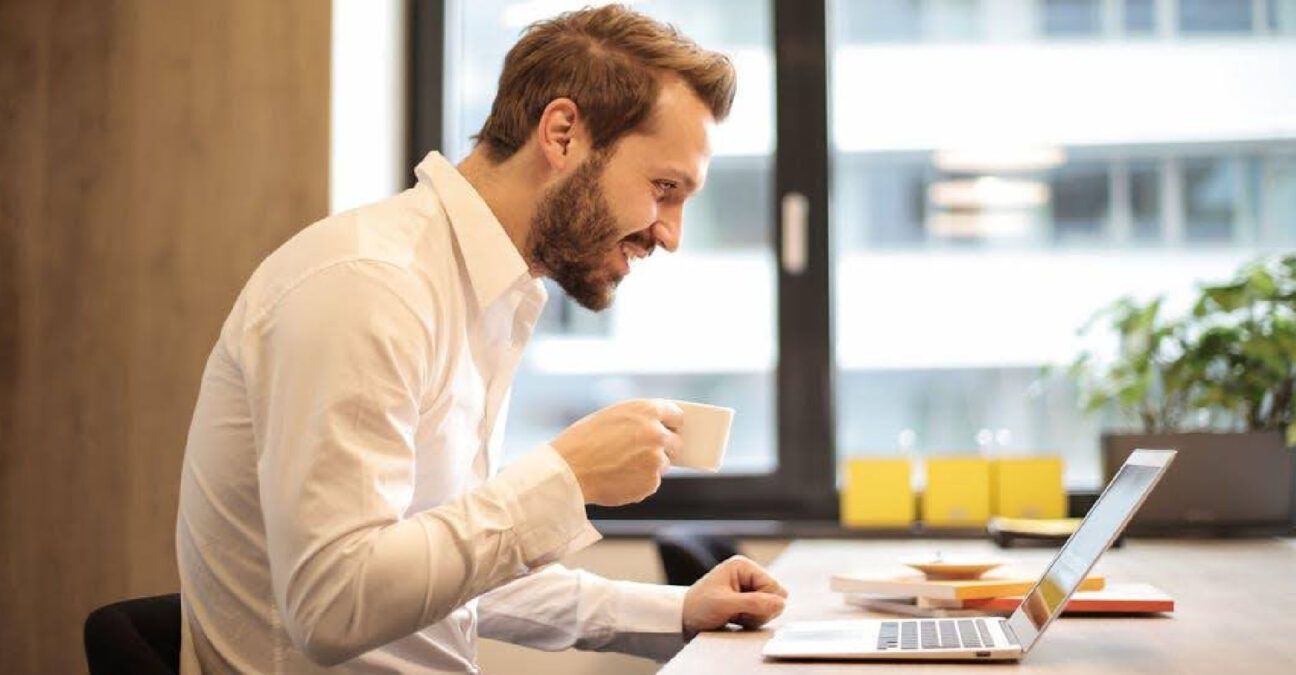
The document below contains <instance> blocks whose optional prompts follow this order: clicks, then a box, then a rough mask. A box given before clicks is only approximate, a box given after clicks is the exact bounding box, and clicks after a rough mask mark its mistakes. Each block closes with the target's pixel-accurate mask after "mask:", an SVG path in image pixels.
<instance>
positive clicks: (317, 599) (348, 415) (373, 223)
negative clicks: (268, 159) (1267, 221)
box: [176, 153, 684, 673]
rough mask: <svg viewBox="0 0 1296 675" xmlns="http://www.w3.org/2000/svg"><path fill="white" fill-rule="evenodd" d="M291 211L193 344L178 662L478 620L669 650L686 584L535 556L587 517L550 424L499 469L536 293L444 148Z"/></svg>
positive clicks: (304, 663)
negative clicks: (541, 439)
mask: <svg viewBox="0 0 1296 675" xmlns="http://www.w3.org/2000/svg"><path fill="white" fill-rule="evenodd" d="M416 174H417V176H418V184H417V185H416V186H415V187H413V188H411V189H409V190H407V191H405V192H403V193H401V194H399V195H397V196H395V197H392V198H391V199H388V200H386V201H383V202H379V203H377V204H373V205H370V206H366V207H363V208H360V209H357V210H354V211H349V212H346V213H342V214H338V215H335V216H332V217H330V218H327V219H325V220H322V221H320V222H318V223H315V224H314V225H311V226H310V227H308V228H306V229H304V230H302V231H301V232H300V233H299V234H297V235H296V236H295V237H293V238H292V239H291V240H290V241H288V242H287V243H286V244H284V245H283V246H282V247H280V248H279V250H277V251H275V252H274V253H273V254H271V255H270V256H269V257H268V258H266V260H265V261H264V262H263V263H262V264H261V266H260V267H258V268H257V270H256V272H255V273H254V274H253V275H252V278H251V279H250V280H249V281H248V283H247V285H246V286H245V287H244V288H243V291H242V293H240V295H239V297H238V300H237V301H236V302H235V304H234V308H233V310H232V311H231V312H230V315H229V317H228V318H227V319H226V321H225V324H224V326H223V328H222V329H221V333H220V337H219V339H218V341H217V343H216V346H215V347H214V348H213V350H212V353H211V356H210V357H209V358H208V361H207V367H206V370H205V371H204V373H203V379H202V388H201V391H200V392H199V396H198V403H197V406H196V408H195V410H194V416H193V423H192V425H191V427H190V430H189V440H188V444H187V446H186V448H185V458H184V468H183V474H182V477H181V487H180V510H179V516H178V519H177V524H176V548H177V555H178V559H179V560H178V562H179V568H180V581H181V592H182V599H183V607H184V620H183V640H182V642H183V644H182V650H181V661H182V671H183V672H186V673H194V672H198V671H199V669H201V670H203V671H206V672H226V671H240V672H251V673H304V672H314V671H321V670H325V669H326V666H334V667H335V668H334V670H335V671H337V672H357V673H359V672H364V673H377V672H384V673H388V672H390V673H396V672H465V671H467V672H476V671H477V667H476V665H475V663H474V661H475V655H476V644H475V641H476V636H477V634H478V633H481V634H482V635H484V636H486V637H491V638H497V639H502V640H509V641H512V642H517V643H519V644H525V645H530V646H534V647H538V648H542V649H551V650H554V649H564V648H567V647H571V646H575V647H578V648H584V649H615V650H618V651H627V652H630V653H638V654H641V655H646V656H652V657H655V658H663V657H665V656H667V655H669V654H670V653H671V652H672V651H673V650H675V649H678V647H679V645H680V644H681V637H680V629H681V612H682V607H683V591H684V589H682V588H679V587H670V586H657V585H651V584H635V583H630V582H620V581H609V580H607V579H603V578H600V577H597V576H595V575H592V574H588V573H585V572H580V571H574V570H568V569H565V568H562V567H560V566H557V565H549V563H552V562H553V561H554V560H556V559H557V558H559V557H561V556H563V555H564V554H566V553H568V552H570V551H572V550H574V549H576V548H579V547H582V546H586V545H588V544H590V543H592V542H593V541H595V540H597V539H598V533H597V532H596V531H595V530H594V529H593V528H592V527H591V526H590V523H589V521H588V520H586V518H585V510H584V504H583V500H582V498H581V492H580V488H579V486H578V484H577V482H576V478H575V476H574V475H573V474H572V473H571V470H570V469H569V468H568V466H567V464H566V462H565V461H563V459H562V458H561V457H560V456H559V455H558V454H557V452H555V451H554V450H553V448H551V447H549V446H548V445H545V446H541V447H539V448H536V449H534V450H532V451H531V452H530V453H529V454H527V455H525V456H524V457H523V458H521V459H519V460H518V461H516V462H513V463H511V464H510V465H508V466H506V467H503V469H502V470H498V471H497V467H496V466H495V464H496V460H497V458H498V456H499V448H500V444H501V440H502V436H503V433H502V431H503V428H504V424H503V418H504V417H505V415H506V410H507V400H508V393H509V387H510V384H511V382H512V379H513V373H514V370H515V368H516V366H517V363H518V359H519V358H520V356H521V353H522V349H523V347H524V346H525V345H526V343H527V340H528V339H529V338H530V336H531V333H532V330H533V329H534V327H535V323H536V320H537V318H538V317H539V316H540V310H541V308H542V307H543V306H544V302H545V299H546V298H545V291H544V288H543V286H542V285H541V284H540V283H539V282H538V281H537V280H536V279H533V278H532V277H531V276H530V275H529V273H528V271H527V266H526V263H525V262H524V261H523V259H522V257H521V256H520V255H519V254H518V251H517V249H516V248H515V247H514V246H513V244H512V242H511V241H510V240H509V238H508V236H507V234H506V233H505V231H504V229H503V227H502V226H501V225H500V223H499V222H498V221H497V220H496V219H495V217H494V215H493V214H492V213H491V211H490V209H489V208H488V207H487V205H486V203H485V202H484V201H482V199H481V198H480V196H479V195H477V193H476V192H475V191H474V190H473V188H472V186H471V185H470V184H469V183H468V182H467V181H466V180H465V179H464V178H463V177H462V176H461V175H459V173H458V172H457V171H456V170H455V168H454V167H453V166H451V165H450V163H449V162H447V161H446V160H445V159H444V158H443V157H441V155H439V154H437V153H432V154H430V155H428V157H427V158H426V159H424V161H423V162H422V163H421V164H420V165H419V166H418V169H417V170H416Z"/></svg>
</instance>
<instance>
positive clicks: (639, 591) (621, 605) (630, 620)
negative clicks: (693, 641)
mask: <svg viewBox="0 0 1296 675" xmlns="http://www.w3.org/2000/svg"><path fill="white" fill-rule="evenodd" d="M612 584H613V587H614V592H615V594H616V601H615V602H614V603H613V607H614V608H615V610H614V612H613V614H612V624H613V627H614V629H615V630H616V632H618V633H671V634H674V635H679V634H680V633H682V632H683V631H684V595H685V594H686V593H688V587H687V586H666V585H663V584H641V583H638V582H634V581H613V582H612Z"/></svg>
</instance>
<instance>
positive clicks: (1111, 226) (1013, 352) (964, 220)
mask: <svg viewBox="0 0 1296 675" xmlns="http://www.w3.org/2000/svg"><path fill="white" fill-rule="evenodd" d="M866 4H869V5H870V6H871V7H873V5H872V3H866ZM1242 4H1247V5H1249V4H1250V3H1242ZM880 6H881V5H878V7H880ZM897 6H898V5H897ZM1153 6H1154V3H1134V2H1129V3H1126V5H1125V11H1126V13H1125V15H1124V17H1123V18H1124V19H1125V21H1126V24H1125V25H1126V27H1127V28H1130V29H1132V28H1134V27H1145V28H1146V29H1147V30H1150V29H1151V25H1152V17H1151V10H1152V7H1153ZM904 7H906V8H909V7H910V6H908V5H905V6H904ZM917 7H918V9H917V10H916V11H918V13H919V14H922V13H925V12H931V11H935V9H933V8H934V7H935V5H934V4H927V3H920V4H919V5H917ZM1111 7H1112V6H1111V5H1110V4H1109V3H1105V2H1093V3H1090V2H1045V1H1044V0H1040V1H1039V2H1020V3H1018V2H983V3H980V4H979V5H977V12H979V13H980V14H978V16H979V18H977V19H974V20H973V22H972V23H973V24H974V25H987V26H989V25H991V24H993V25H1017V26H1020V25H1028V26H1035V27H1036V29H1035V30H1036V33H1035V35H1034V37H1033V39H1025V40H1019V41H1015V42H1011V43H1007V42H1006V41H1003V40H999V39H998V38H997V37H995V36H994V35H991V36H989V39H986V40H980V41H976V40H973V41H964V42H943V43H942V42H937V41H931V40H908V41H896V42H892V43H886V44H876V43H874V44H869V43H867V42H866V41H864V40H861V39H859V38H858V37H852V36H851V35H847V34H844V33H846V31H852V30H853V31H858V30H859V29H858V28H850V27H848V24H847V23H846V22H845V21H844V20H842V19H843V17H844V13H847V12H852V11H858V7H856V3H851V2H844V1H843V2H837V3H835V4H834V5H832V10H831V11H832V14H831V15H830V18H829V21H828V25H829V26H830V30H831V31H833V33H832V34H831V35H830V40H829V44H830V45H833V51H832V54H831V59H830V64H829V65H830V69H831V73H832V80H831V87H832V90H831V92H830V100H831V101H832V105H833V109H832V111H831V113H832V129H831V133H832V139H831V140H832V151H833V157H832V168H833V175H832V177H831V180H832V188H833V189H832V192H831V199H832V203H831V216H832V242H833V275H834V278H833V284H834V286H833V293H834V295H833V302H832V307H833V312H834V315H833V322H834V330H835V335H834V348H835V354H834V359H835V363H836V368H837V373H836V375H837V378H836V382H837V385H838V390H837V394H838V398H837V410H836V413H837V414H836V419H837V424H838V428H837V432H838V439H839V445H838V454H839V456H841V457H845V456H849V455H857V454H885V453H902V452H912V453H915V454H917V455H919V456H922V455H925V454H930V453H951V452H952V453H958V452H968V453H973V452H978V451H983V452H989V453H1009V454H1018V453H1037V452H1038V453H1056V454H1060V455H1062V456H1063V457H1064V459H1065V461H1066V466H1067V482H1068V483H1069V484H1070V485H1071V486H1072V487H1075V488H1093V487H1096V486H1098V484H1099V481H1100V470H1099V460H1098V434H1099V432H1100V431H1101V430H1103V429H1105V428H1113V425H1114V424H1115V423H1116V422H1117V421H1118V420H1116V418H1114V417H1112V416H1110V415H1108V416H1101V415H1100V416H1086V415H1084V414H1082V413H1081V412H1080V411H1079V409H1078V406H1077V400H1076V399H1077V393H1076V391H1075V388H1074V386H1073V385H1071V384H1070V383H1069V382H1067V381H1066V380H1065V379H1062V378H1059V377H1044V376H1043V375H1042V369H1043V368H1044V367H1045V366H1049V365H1054V366H1056V365H1065V364H1066V363H1067V362H1069V361H1070V360H1071V358H1073V357H1074V356H1075V355H1076V353H1077V351H1078V348H1079V346H1080V345H1079V344H1078V343H1077V339H1076V336H1075V332H1076V329H1077V328H1079V327H1080V326H1081V325H1083V324H1084V323H1085V322H1086V321H1087V320H1088V319H1089V318H1090V317H1091V316H1092V314H1093V313H1094V312H1095V311H1096V310H1098V309H1099V308H1102V307H1104V306H1106V305H1108V304H1110V303H1112V302H1113V301H1115V300H1116V299H1117V298H1119V297H1121V296H1123V295H1132V296H1134V297H1136V298H1139V299H1150V298H1152V297H1153V296H1155V295H1157V294H1162V293H1164V294H1167V308H1168V310H1169V311H1170V312H1171V313H1175V312H1178V311H1182V310H1184V309H1186V308H1187V306H1188V305H1189V303H1190V302H1191V299H1192V294H1193V293H1194V291H1195V288H1196V286H1197V285H1198V284H1199V283H1201V282H1204V281H1221V280H1224V279H1227V278H1229V277H1231V276H1232V274H1233V273H1234V271H1235V270H1236V269H1237V267H1238V266H1239V265H1240V264H1241V263H1243V262H1244V261H1247V260H1250V259H1252V258H1254V257H1255V256H1257V255H1259V254H1262V253H1266V252H1272V251H1277V250H1280V249H1282V248H1283V247H1285V246H1290V243H1291V241H1292V240H1293V236H1296V226H1293V225H1292V223H1293V222H1296V220H1293V214H1294V213H1296V205H1294V204H1296V201H1293V195H1294V194H1296V168H1293V160H1292V159H1291V158H1292V157H1293V153H1294V152H1296V143H1293V141H1291V140H1290V139H1291V138H1292V137H1293V132H1296V128H1294V127H1293V126H1292V125H1291V123H1290V120H1291V119H1293V115H1294V114H1296V107H1293V103H1292V99H1291V98H1290V97H1287V96H1283V95H1281V94H1277V93H1275V92H1281V91H1286V90H1287V89H1288V88H1287V87H1286V84H1285V83H1286V82H1290V81H1293V80H1296V62H1293V61H1292V59H1291V57H1290V54H1291V49H1292V47H1293V41H1292V39H1291V38H1278V39H1275V38H1274V37H1272V36H1265V37H1263V38H1261V37H1255V38H1251V37H1247V36H1245V35H1242V36H1235V37H1233V38H1230V40H1229V41H1227V42H1219V41H1211V42H1209V43H1207V42H1204V41H1201V40H1190V39H1182V40H1177V39H1174V38H1169V39H1167V41H1166V45H1165V46H1157V47H1156V48H1149V46H1148V45H1147V44H1146V43H1145V42H1142V41H1133V40H1131V41H1130V42H1123V41H1120V40H1110V39H1109V38H1108V37H1106V36H1104V35H1103V31H1102V30H1101V27H1102V26H1103V25H1104V23H1103V22H1104V21H1105V20H1106V19H1105V18H1104V17H1106V16H1107V15H1106V14H1105V12H1106V11H1108V10H1109V9H1111ZM1095 8H1096V9H1097V13H1096V14H1093V13H1091V12H1092V11H1094V9H1095ZM878 11H880V10H878ZM992 15H993V16H994V17H995V19H996V21H994V22H990V21H987V20H986V19H987V17H990V16H992ZM1247 16H1248V17H1249V14H1248V15H1247ZM1119 18H1121V17H1119V16H1113V21H1116V20H1118V19H1119ZM1248 20H1249V19H1248ZM924 21H925V20H919V24H920V25H925V24H924V23H923V22H924ZM1139 29H1140V30H1143V29H1144V28H1139ZM987 30H990V29H987ZM1126 32H1127V33H1128V32H1129V31H1128V30H1127V31H1126ZM1045 33H1048V34H1052V35H1063V34H1066V35H1067V36H1068V37H1067V42H1068V44H1067V45H1065V47H1062V48H1059V46H1058V45H1057V44H1055V43H1054V42H1053V41H1052V40H1051V39H1050V37H1049V35H1047V34H1045ZM1224 63H1229V64H1233V65H1230V66H1227V70H1228V74H1227V75H1225V74H1223V71H1215V72H1216V74H1218V75H1219V78H1218V79H1214V78H1213V77H1212V78H1210V79H1207V78H1204V77H1203V71H1202V68H1203V67H1207V68H1208V69H1210V68H1214V66H1213V65H1204V64H1224ZM1219 67H1220V68H1225V66H1223V65H1220V66H1219ZM1252 111H1269V112H1266V113H1264V114H1265V115H1269V117H1267V118H1266V120H1269V121H1262V120H1260V118H1259V116H1258V113H1257V115H1256V116H1253V115H1252ZM1274 120H1287V121H1274ZM1253 122H1254V124H1253Z"/></svg>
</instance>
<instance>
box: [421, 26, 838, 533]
mask: <svg viewBox="0 0 1296 675" xmlns="http://www.w3.org/2000/svg"><path fill="white" fill-rule="evenodd" d="M769 1H770V8H771V10H772V11H773V21H772V24H773V27H774V35H773V45H774V63H775V118H776V135H775V157H774V167H775V168H774V172H775V177H774V192H773V196H774V202H775V203H774V204H771V205H770V209H769V213H770V214H771V217H773V218H774V219H775V223H774V225H775V227H773V228H770V232H771V233H772V236H773V238H774V241H773V242H771V244H772V246H773V248H774V252H775V257H776V260H777V261H779V265H778V291H777V296H778V297H777V302H778V305H777V310H776V311H777V316H778V327H777V331H778V339H777V343H778V347H777V353H778V362H777V364H776V365H775V369H774V371H775V372H774V386H775V391H774V398H775V411H776V414H777V417H778V419H777V420H776V423H775V429H776V433H775V444H776V453H777V457H778V463H777V468H776V469H775V470H774V471H773V472H771V473H768V474H751V475H749V474H732V475H727V474H720V475H714V476H692V475H690V476H667V477H666V478H665V479H664V480H663V481H662V486H661V489H660V490H659V491H658V492H657V494H655V495H654V496H652V497H650V498H649V499H647V500H645V501H643V502H640V503H638V504H633V505H629V506H624V507H619V508H615V509H612V508H605V507H597V506H591V507H590V508H589V512H590V517H591V518H598V519H653V520H661V519H704V518H705V519H715V518H726V519H779V520H825V519H836V517H837V511H838V495H837V489H836V460H835V451H836V450H835V448H836V445H835V442H834V434H835V430H836V427H835V420H834V419H833V415H834V404H833V402H834V395H833V364H832V354H833V350H832V332H831V320H830V317H829V311H830V303H831V295H830V283H831V282H830V279H831V277H830V266H831V260H830V257H829V251H830V249H829V240H828V238H829V227H828V181H829V177H830V176H829V167H828V161H829V146H828V124H829V119H828V65H827V64H828V45H827V40H828V38H827V35H828V31H827V25H826V16H827V9H828V8H827V3H807V2H795V1H793V0H769ZM407 16H408V17H409V49H408V51H407V53H408V58H409V63H408V68H407V75H408V83H409V113H410V114H409V118H408V119H409V128H408V130H407V132H408V133H407V137H408V144H407V153H408V156H407V166H409V167H413V166H414V165H415V164H417V163H418V161H419V160H420V159H422V157H423V156H424V155H425V154H426V153H427V152H429V151H431V150H433V149H438V148H441V147H443V141H444V140H445V139H444V123H445V119H446V116H445V110H444V108H443V105H444V101H445V97H444V86H445V82H446V77H445V74H444V68H445V65H446V56H445V48H446V44H447V42H448V40H447V36H446V30H448V28H449V27H448V23H447V21H446V18H447V3H446V0H409V5H408V13H407ZM790 193H799V194H801V195H804V196H805V198H806V203H807V204H808V206H809V209H808V213H807V217H808V223H807V225H808V227H807V232H806V237H805V242H804V245H805V251H806V254H807V255H806V264H805V266H804V268H803V269H801V270H799V271H798V272H796V273H793V272H790V271H789V270H788V269H787V268H786V267H785V266H784V265H783V264H781V261H782V260H783V255H784V250H783V242H784V232H783V223H782V219H781V217H780V216H779V214H780V213H781V207H780V204H781V203H782V198H783V196H784V195H788V194H790Z"/></svg>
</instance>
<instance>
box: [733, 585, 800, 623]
mask: <svg viewBox="0 0 1296 675" xmlns="http://www.w3.org/2000/svg"><path fill="white" fill-rule="evenodd" d="M785 602H786V601H785V600H784V599H783V596H781V595H777V594H775V593H765V592H763V591H750V592H747V593H733V594H732V595H730V596H729V597H728V598H727V599H726V602H725V609H726V610H727V613H728V615H729V620H730V621H732V622H734V623H736V624H738V625H740V626H743V627H745V628H756V627H757V626H760V625H762V624H764V623H766V622H768V621H769V620H770V619H773V618H774V617H776V616H778V615H779V614H782V613H783V605H784V603H785Z"/></svg>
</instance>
